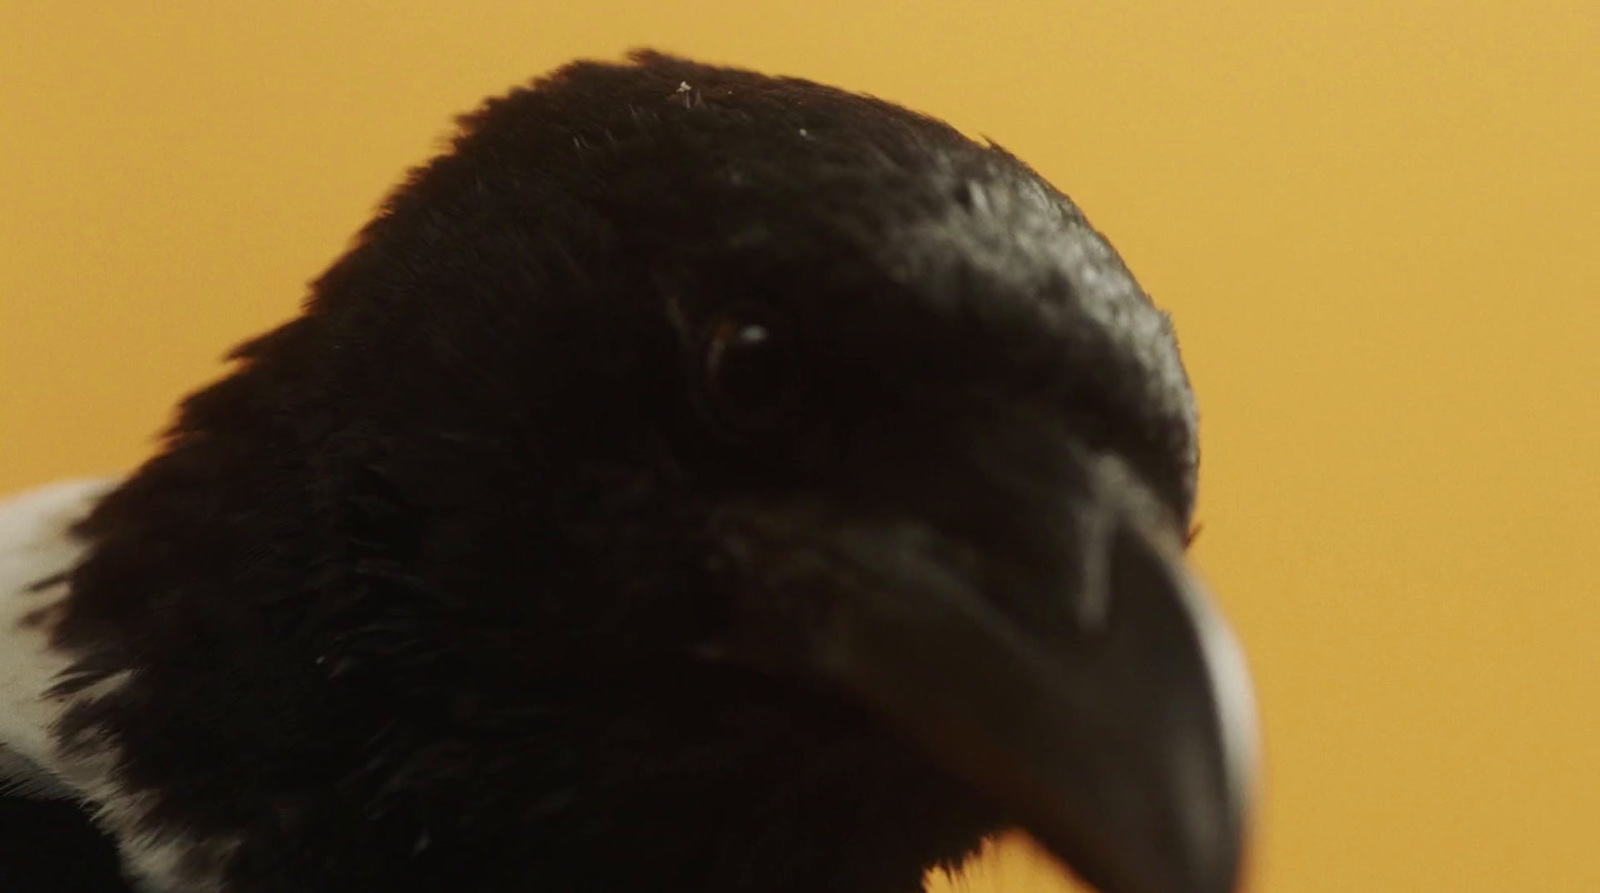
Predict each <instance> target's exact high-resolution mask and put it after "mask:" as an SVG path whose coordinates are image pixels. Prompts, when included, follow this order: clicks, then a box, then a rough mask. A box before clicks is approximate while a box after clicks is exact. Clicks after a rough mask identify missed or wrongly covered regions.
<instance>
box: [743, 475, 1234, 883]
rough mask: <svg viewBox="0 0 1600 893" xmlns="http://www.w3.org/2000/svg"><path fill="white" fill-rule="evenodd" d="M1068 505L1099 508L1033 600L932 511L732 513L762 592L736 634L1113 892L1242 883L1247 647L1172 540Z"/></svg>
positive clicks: (1079, 502)
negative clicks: (914, 514) (1008, 584)
mask: <svg viewBox="0 0 1600 893" xmlns="http://www.w3.org/2000/svg"><path fill="white" fill-rule="evenodd" d="M1087 473H1089V474H1091V475H1092V474H1094V473H1095V472H1094V471H1093V470H1092V468H1091V469H1089V470H1088V472H1087ZM1081 492H1082V493H1083V494H1093V493H1096V492H1102V493H1103V492H1104V490H1103V488H1100V487H1095V486H1091V487H1086V488H1083V489H1082V491H1081ZM1069 501H1071V502H1074V503H1075V504H1074V505H1072V506H1070V508H1071V510H1072V512H1073V513H1075V515H1076V516H1078V517H1089V518H1094V517H1099V518H1101V519H1103V521H1104V523H1103V524H1100V525H1094V524H1089V525H1083V524H1079V525H1075V526H1072V527H1071V529H1072V530H1073V531H1075V532H1074V533H1073V535H1072V536H1071V538H1072V539H1074V540H1075V541H1074V542H1065V543H1061V544H1060V548H1061V549H1062V550H1067V551H1071V552H1075V553H1076V559H1075V560H1074V561H1072V562H1070V564H1071V566H1072V567H1074V568H1076V569H1077V570H1076V571H1074V572H1073V573H1070V574H1066V575H1064V576H1063V575H1056V577H1055V578H1054V579H1050V578H1048V577H1049V575H1045V576H1043V577H1041V576H1038V575H1035V579H1034V583H1036V584H1037V586H1036V588H1037V590H1038V591H1035V592H1033V593H1032V596H1033V597H1032V598H1031V599H1029V600H1028V602H1027V604H1028V605H1029V608H1027V609H1025V610H1024V609H1018V608H1017V607H1016V604H1017V602H1016V601H1015V600H1012V601H1010V602H1008V601H1007V600H1005V599H997V598H996V597H994V594H993V593H991V592H986V591H985V587H984V585H983V584H982V583H981V582H980V581H981V580H982V579H984V578H983V577H982V575H981V574H977V573H974V572H973V569H972V568H973V565H972V563H971V562H970V561H965V562H963V561H962V560H958V559H957V558H956V557H954V556H955V555H956V553H957V552H959V546H958V545H956V544H954V543H952V542H951V541H950V540H949V539H946V538H943V537H941V536H940V535H939V534H937V533H935V532H932V531H933V530H934V528H933V527H932V526H930V525H927V524H924V523H919V522H916V521H913V520H907V519H901V520H894V519H892V518H891V519H886V518H883V517H878V518H876V519H872V520H869V519H866V518H864V517H862V516H861V515H856V516H855V518H854V519H852V518H851V517H850V516H849V515H850V513H845V515H844V516H841V514H840V513H838V512H836V511H828V510H825V509H818V508H817V507H816V506H815V505H812V506H811V507H805V506H801V505H798V504H796V505H788V506H782V507H779V506H771V505H769V506H767V507H765V508H752V509H751V510H749V511H745V512H738V513H734V515H735V517H734V519H733V520H732V522H731V523H730V526H729V531H730V532H729V533H728V542H729V543H731V548H732V552H733V554H734V556H735V558H736V560H738V561H739V563H740V564H741V565H743V566H744V567H745V568H748V569H753V570H751V571H750V572H751V573H753V574H755V575H756V577H757V578H756V579H754V580H752V585H753V587H754V588H756V589H758V590H759V593H760V594H759V597H758V598H757V599H756V600H755V601H757V602H759V605H756V606H751V607H747V608H746V609H745V613H746V615H747V616H745V617H744V618H743V626H742V630H743V634H744V635H745V636H746V637H747V638H746V640H745V642H744V645H743V648H742V649H741V650H743V651H744V652H745V653H746V654H748V655H752V656H756V657H757V659H758V660H761V661H764V662H767V663H771V664H778V665H782V666H783V667H784V668H786V669H789V670H797V671H801V672H804V673H805V674H807V675H813V676H814V675H818V674H820V675H822V676H824V677H826V678H827V679H828V680H830V681H831V682H833V683H835V684H838V685H840V686H842V687H844V688H845V689H847V690H848V691H850V692H851V693H853V694H854V696H855V697H856V698H857V699H858V700H860V701H862V702H864V703H865V704H866V705H867V706H868V707H869V708H871V709H873V710H874V711H876V712H877V713H879V714H880V715H881V716H883V717H884V718H885V719H886V720H888V721H889V722H890V723H891V724H893V725H895V726H897V727H899V729H900V730H901V731H902V732H903V733H905V734H907V735H908V736H909V737H910V738H911V739H912V740H914V741H915V742H917V743H918V744H920V745H921V746H922V747H923V748H924V749H925V750H927V751H928V752H929V753H930V755H931V756H932V757H934V758H935V760H936V761H938V762H941V763H943V764H944V765H945V766H946V767H947V768H948V769H949V770H951V771H952V772H953V774H955V775H957V776H959V777H962V778H964V779H965V780H966V781H967V783H969V784H970V785H972V786H973V787H974V788H975V789H976V790H977V791H978V792H980V793H982V794H984V795H986V796H987V797H988V798H990V799H991V800H992V801H993V802H994V803H995V804H996V805H997V806H998V807H999V808H1001V809H1002V810H1004V811H1005V812H1006V813H1007V814H1008V815H1009V816H1010V817H1011V818H1012V819H1013V820H1014V821H1016V822H1017V823H1018V824H1020V825H1021V826H1023V827H1024V828H1026V829H1027V830H1028V831H1029V832H1031V833H1032V834H1033V836H1034V837H1035V838H1036V839H1038V840H1039V841H1040V842H1041V843H1043V844H1044V845H1045V846H1046V847H1047V848H1049V849H1050V850H1051V851H1052V852H1054V853H1055V854H1056V855H1057V856H1058V857H1060V858H1061V859H1062V860H1063V861H1064V862H1065V863H1066V864H1067V865H1068V866H1070V867H1071V868H1072V869H1073V870H1074V871H1075V872H1076V873H1077V874H1078V875H1079V876H1081V877H1082V878H1083V879H1084V880H1086V881H1088V882H1089V883H1090V884H1093V885H1094V886H1096V887H1098V888H1099V889H1100V890H1102V891H1104V893H1230V891H1233V890H1235V889H1236V888H1237V886H1238V884H1239V877H1240V873H1241V860H1242V854H1243V850H1244V843H1245V837H1246V830H1247V829H1246V826H1247V820H1248V816H1249V812H1250V803H1249V800H1250V794H1251V789H1252V786H1253V780H1252V773H1253V769H1254V761H1255V755H1254V750H1255V737H1256V733H1255V715H1254V706H1253V699H1252V696H1251V691H1250V683H1249V679H1248V675H1247V672H1246V670H1245V667H1244V662H1243V659H1242V656H1241V653H1240V650H1239V648H1238V646H1237V645H1236V643H1235V641H1234V639H1233V637H1232V636H1231V635H1230V633H1229V631H1228V629H1227V628H1226V627H1225V625H1224V623H1223V621H1222V620H1221V618H1220V617H1219V616H1218V614H1217V612H1216V609H1215V608H1214V607H1213V605H1212V604H1211V601H1210V599H1209V598H1208V597H1207V595H1206V594H1205V592H1204V591H1203V590H1202V589H1201V587H1200V586H1199V585H1198V584H1197V583H1196V581H1195V579H1194V578H1193V577H1192V576H1191V575H1190V573H1189V572H1188V571H1187V570H1186V568H1185V566H1184V562H1183V559H1182V544H1181V542H1179V538H1178V537H1177V536H1176V535H1174V534H1173V533H1172V532H1171V531H1170V530H1167V529H1165V528H1162V527H1159V526H1152V525H1151V524H1149V523H1146V521H1145V520H1143V519H1141V518H1140V517H1139V513H1138V512H1131V511H1127V510H1125V509H1124V508H1122V507H1121V505H1119V504H1116V501H1115V500H1110V501H1107V500H1105V499H1103V498H1099V497H1095V496H1092V495H1081V496H1077V497H1069ZM1091 529H1098V531H1099V532H1098V533H1095V534H1093V535H1090V533H1089V531H1090V530H1091ZM1024 588H1026V587H1024ZM1040 605H1043V606H1044V608H1042V609H1041V608H1040V607H1039V606H1040ZM1041 611H1043V612H1044V613H1041ZM1052 613H1053V614H1054V615H1055V616H1053V617H1052V616H1049V615H1050V614H1052ZM796 630H800V631H801V632H799V633H798V634H796Z"/></svg>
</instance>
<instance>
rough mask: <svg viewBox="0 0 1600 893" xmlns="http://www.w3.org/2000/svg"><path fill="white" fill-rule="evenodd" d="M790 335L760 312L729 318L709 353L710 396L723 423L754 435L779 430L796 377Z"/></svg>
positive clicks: (714, 334) (714, 331) (718, 326)
mask: <svg viewBox="0 0 1600 893" xmlns="http://www.w3.org/2000/svg"><path fill="white" fill-rule="evenodd" d="M784 335H785V333H784V332H783V331H782V330H781V329H780V328H779V327H778V326H777V325H775V324H774V322H773V321H772V320H771V319H770V318H768V317H766V316H764V315H760V314H755V313H750V312H745V313H735V314H729V315H726V316H723V317H722V318H720V319H718V320H717V321H716V322H715V323H714V324H713V325H712V328H711V333H710V337H709V338H708V339H707V342H706V352H705V392H706V396H707V397H708V398H709V400H710V403H711V409H712V411H713V413H714V414H715V415H716V418H717V421H718V422H719V423H720V424H722V425H724V426H727V427H730V428H733V429H737V430H743V431H750V430H758V429H768V428H772V427H775V426H777V425H778V424H779V423H781V422H782V421H783V419H784V416H785V414H786V412H787V411H788V409H789V406H788V399H787V398H788V397H789V394H790V390H791V386H792V384H793V382H794V377H793V372H794V370H793V359H794V358H793V356H791V351H790V347H791V345H790V344H789V342H788V340H787V339H786V338H785V337H784Z"/></svg>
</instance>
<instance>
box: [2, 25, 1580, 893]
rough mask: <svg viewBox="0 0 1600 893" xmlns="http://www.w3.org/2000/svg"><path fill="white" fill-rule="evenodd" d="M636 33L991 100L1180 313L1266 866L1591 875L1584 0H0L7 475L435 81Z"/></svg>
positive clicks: (1462, 888)
mask: <svg viewBox="0 0 1600 893" xmlns="http://www.w3.org/2000/svg"><path fill="white" fill-rule="evenodd" d="M1117 7H1125V8H1120V9H1119V8H1117ZM646 43H648V44H654V45H658V46H660V47H662V48H666V49H671V50H675V51H681V52H686V53H690V54H693V55H697V56H701V57H704V58H707V59H709V60H717V61H728V62H737V63H744V64H750V65H755V66H758V67H761V68H765V69H769V70H775V71H778V72H785V73H795V74H804V75H807V76H811V77H814V78H817V79H822V80H826V81H831V82H835V83H840V84H844V85H848V86H851V87H855V88H860V89H865V90H869V91H872V92H876V93H878V94H880V95H882V96H885V97H887V98H890V99H894V100H898V101H901V102H905V103H907V104H910V105H912V106H915V107H918V108H921V109H924V110H927V111H931V112H934V113H936V114H938V115H941V116H943V117H947V118H948V119H950V120H951V121H953V122H954V123H956V124H957V125H959V126H961V127H963V128H966V129H968V130H971V131H976V132H982V133H985V134H988V135H990V136H993V137H994V138H996V139H997V140H999V141H1001V142H1002V143H1004V144H1006V145H1007V146H1009V147H1010V148H1012V149H1013V150H1014V151H1016V152H1017V153H1018V154H1020V155H1021V156H1022V157H1024V158H1026V159H1028V160H1030V161H1031V162H1033V163H1034V164H1035V165H1036V166H1037V167H1038V168H1039V169H1040V170H1041V171H1043V172H1044V173H1045V174H1046V175H1047V176H1049V177H1050V178H1051V179H1053V180H1054V181H1055V182H1057V183H1058V184H1059V185H1060V186H1062V187H1063V188H1064V189H1066V190H1067V191H1068V192H1069V193H1071V194H1072V195H1073V196H1075V197H1076V198H1077V199H1078V200H1079V201H1080V203H1081V204H1082V205H1083V206H1084V207H1085V208H1086V210H1087V211H1088V212H1089V214H1090V215H1091V217H1092V218H1093V219H1094V220H1095V222H1096V223H1097V224H1098V225H1099V226H1100V227H1101V228H1102V229H1104V230H1105V231H1106V232H1108V233H1109V234H1110V235H1111V237H1112V239H1113V241H1114V242H1115V243H1116V244H1117V245H1118V246H1119V248H1120V249H1121V250H1122V252H1123V253H1124V255H1125V256H1126V257H1127V259H1128V261H1129V263H1130V264H1131V265H1132V267H1133V268H1134V270H1135V271H1136V273H1137V274H1138V275H1139V276H1140V278H1141V279H1142V280H1143V282H1144V283H1145V285H1146V286H1148V288H1149V289H1150V291H1151V292H1152V293H1153V294H1154V295H1155V296H1156V297H1157V299H1158V300H1159V301H1161V302H1163V303H1164V304H1166V305H1167V306H1168V307H1169V308H1171V309H1172V310H1173V311H1174V312H1175V315H1176V317H1177V321H1178V324H1179V327H1180V331H1181V334H1182V336H1183V341H1184V346H1185V348H1186V350H1187V355H1188V358H1189V362H1190V364H1191V368H1192V371H1193V374H1194V378H1195V380H1196V383H1197V386H1198V388H1199V391H1200V394H1201V401H1202V407H1203V410H1204V416H1205V420H1204V445H1205V462H1204V472H1203V485H1202V492H1203V497H1202V506H1201V518H1202V520H1203V521H1204V523H1205V532H1204V534H1203V536H1202V537H1201V539H1200V542H1199V544H1198V546H1197V551H1198V560H1199V563H1200V564H1201V566H1202V567H1203V569H1204V570H1205V571H1206V573H1207V574H1208V576H1209V577H1210V579H1211V580H1212V582H1213V583H1214V585H1215V587H1216V589H1217V590H1218V591H1219V592H1220V594H1221V597H1222V598H1223V599H1224V601H1225V602H1226V604H1227V607H1228V608H1229V610H1230V612H1231V614H1232V616H1233V617H1234V619H1235V621H1236V623H1237V625H1238V627H1239V628H1240V631H1241V633H1242V635H1243V637H1244V639H1245V640H1246V643H1247V645H1248V646H1249V648H1250V651H1251V654H1252V658H1253V663H1254V668H1255V671H1256V673H1257V674H1258V677H1259V684H1260V688H1261V701H1262V705H1263V709H1264V711H1265V730H1266V738H1267V770H1268V782H1269V788H1268V799H1267V802H1266V809H1265V813H1264V816H1263V818H1264V822H1263V825H1262V829H1261V837H1260V840H1259V845H1258V855H1259V860H1258V865H1257V872H1256V877H1257V881H1258V882H1257V884H1256V885H1255V889H1256V890H1258V891H1273V893H1322V891H1327V893H1335V891H1339V893H1346V891H1373V893H1412V891H1451V893H1471V891H1500V890H1508V889H1518V890H1537V891H1541V893H1558V891H1571V893H1580V891H1594V890H1600V720H1597V719H1596V717H1597V715H1600V657H1597V656H1595V655H1596V642H1597V641H1600V586H1597V585H1596V582H1595V581H1596V579H1597V571H1600V545H1597V543H1596V539H1597V534H1600V470H1597V459H1600V349H1597V344H1596V342H1597V341H1600V286H1597V284H1596V283H1597V280H1600V2H1597V0H1520V2H1519V0H1498V2H1488V0H1431V2H1424V0H1318V2H1312V0H1305V2H1284V0H1239V2H1234V3H1230V4H1213V3H1196V2H1189V0H1160V2H1148V0H1147V2H1143V3H1137V4H1135V3H1128V4H1117V3H1105V2H1089V0H1039V2H1020V0H1019V2H1001V0H968V2H954V0H794V2H783V3H760V2H756V0H742V2H715V0H671V2H663V0H638V2H621V0H604V2H601V0H583V2H574V0H565V2H557V0H548V2H544V3H535V2H509V0H498V2H489V0H455V2H452V3H448V4H447V3H444V2H439V3H436V4H425V3H420V2H395V0H385V2H377V0H363V2H330V3H324V2H320V0H316V2H313V0H277V2H273V3H215V2H198V0H183V2H179V0H168V2H164V3H145V2H115V3H102V2H83V0H71V2H68V0H52V2H48V3H47V2H42V0H40V2H33V0H0V491H5V490H10V489H14V488H18V487H22V486H24V485H27V484H31V483H35V482H40V481H44V480H47V479H51V478H55V477H59V476H63V475H69V474H78V473H84V472H95V471H103V470H112V469H119V468H125V467H127V466H128V465H130V464H131V463H133V462H135V461H137V460H138V459H139V458H140V457H141V456H142V455H144V453H145V451H146V450H147V449H148V447H149V444H150V439H149V438H150V435H151V434H152V432H153V431H154V430H155V429H156V428H157V426H158V425H159V424H160V423H161V422H162V421H163V419H164V417H165V414H166V412H167V408H168V406H169V405H170V404H171V402H172V401H173V400H174V399H175V398H176V397H177V396H178V395H179V394H181V393H183V392H184V391H186V390H188V389H190V388H191V387H193V386H194V385H196V384H197V383H199V382H200V381H202V380H203V379H205V378H207V377H208V376H211V375H213V374H215V373H216V372H217V370H218V366H217V365H216V358H217V356H218V354H219V353H220V352H221V350H222V349H223V348H224V347H226V346H227V345H229V344H231V343H233V342H234V341H236V340H238V339H239V338H241V337H243V336H245V335H247V334H249V333H251V332H254V331H256V330H258V329H260V328H262V327H264V326H266V325H268V324H270V323H272V322H274V321H276V320H279V319H281V318H283V317H284V316H285V315H286V314H289V313H290V312H292V310H293V308H294V307H295V304H296V301H297V300H298V299H299V297H300V295H301V294H302V292H303V283H304V282H305V281H306V280H307V279H308V278H309V277H311V276H312V275H314V274H315V273H317V272H318V271H319V269H320V268H321V267H322V266H323V265H324V264H325V263H327V262H328V261H329V260H330V259H331V258H332V257H333V256H334V255H335V254H336V253H337V252H338V251H339V250H340V249H341V247H342V246H343V244H344V243H345V240H346V238H347V237H348V235H349V234H350V233H351V232H352V231H353V230H354V229H355V227H356V226H358V225H359V224H360V223H361V221H362V220H363V218H364V217H365V216H366V215H367V213H368V211H369V209H370V208H371V207H372V205H373V203H374V201H375V200H376V199H377V198H378V197H379V196H380V194H381V193H382V192H383V191H384V190H385V189H386V188H387V186H388V185H389V184H391V183H392V182H394V181H395V179H396V178H397V176H398V175H399V174H400V173H401V171H402V170H403V169H404V168H405V167H406V166H408V165H410V164H412V163H414V162H417V161H419V160H421V159H422V158H423V157H424V156H425V155H426V154H427V153H428V152H430V151H431V150H432V149H433V148H434V147H435V146H436V145H437V144H438V140H439V138H440V137H441V136H442V134H444V133H445V127H446V125H447V122H448V120H449V116H450V115H452V114H453V113H455V112H458V111H462V110H465V109H467V108H469V107H471V106H472V105H473V104H474V103H475V102H477V100H478V99H479V98H480V97H482V96H484V95H485V94H488V93H491V92H495V91H499V90H501V89H503V88H504V87H506V86H508V85H510V84H511V83H513V82H516V81H520V80H522V79H525V78H527V77H529V76H531V75H533V74H535V73H537V72H540V71H542V70H544V69H547V68H549V67H551V66H553V65H555V64H557V63H560V62H562V61H563V60H566V59H568V58H569V57H572V56H574V55H580V54H583V55H600V56H608V57H615V56H617V55H618V54H620V53H621V51H622V50H623V49H624V48H627V47H630V46H633V45H638V44H646ZM969 878H970V879H969V882H968V883H969V887H968V889H971V890H974V891H978V890H1001V891H1010V893H1022V891H1043V890H1048V889H1057V885H1058V884H1059V883H1060V882H1059V881H1056V880H1053V879H1051V875H1050V874H1049V872H1048V870H1047V869H1046V868H1045V867H1043V866H1042V863H1040V862H1038V861H1036V860H1035V859H1033V858H1032V857H1030V856H1028V855H1027V854H1026V852H1025V851H1023V850H1022V849H1020V848H1019V847H1016V846H1009V847H1003V848H1002V850H1001V854H1000V855H999V856H996V857H991V858H989V859H988V860H986V861H985V862H984V863H983V864H982V865H980V866H978V867H977V868H975V869H974V870H973V872H972V873H971V875H970V876H969ZM959 886H960V884H959V883H958V887H959Z"/></svg>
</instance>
